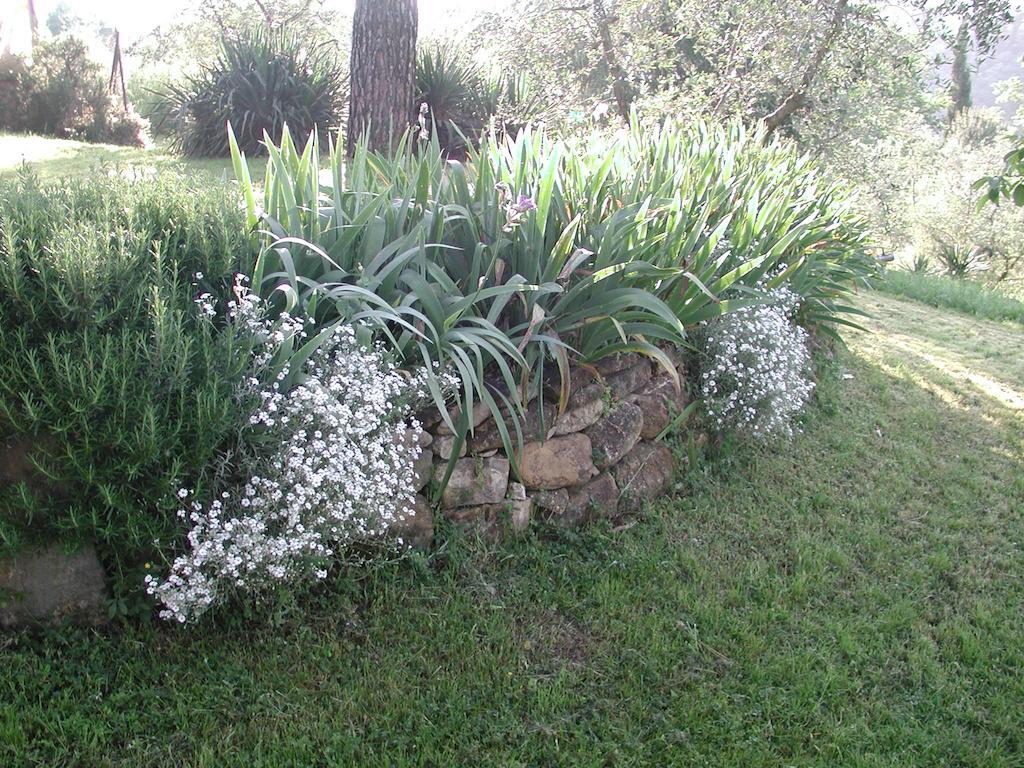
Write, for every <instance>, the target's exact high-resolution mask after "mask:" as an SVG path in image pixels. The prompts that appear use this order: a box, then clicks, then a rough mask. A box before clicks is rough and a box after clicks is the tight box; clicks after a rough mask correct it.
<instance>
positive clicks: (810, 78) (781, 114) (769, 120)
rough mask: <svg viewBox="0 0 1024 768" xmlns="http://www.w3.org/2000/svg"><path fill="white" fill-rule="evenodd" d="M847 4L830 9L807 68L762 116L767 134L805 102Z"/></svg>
mask: <svg viewBox="0 0 1024 768" xmlns="http://www.w3.org/2000/svg"><path fill="white" fill-rule="evenodd" d="M849 6H850V0H839V2H837V3H836V7H835V8H834V9H833V11H832V21H831V22H830V24H829V27H828V31H826V32H825V36H824V37H823V38H821V41H820V42H819V43H818V47H817V48H815V49H814V54H813V55H812V56H811V60H810V61H809V62H808V63H807V68H806V69H804V73H803V76H802V77H801V78H800V84H799V85H798V86H797V87H796V88H795V89H794V90H793V92H792V93H790V94H789V95H788V96H787V97H786V98H785V99H783V100H782V103H781V104H779V106H778V107H776V108H775V111H774V112H772V113H771V114H769V115H767V116H766V117H765V118H764V125H765V128H766V129H767V132H768V134H771V133H772V132H774V131H775V130H776V129H777V128H778V127H779V126H780V125H782V124H783V123H784V122H786V120H788V119H789V116H790V115H792V114H793V113H794V112H796V111H797V110H798V109H800V108H801V107H802V106H803V105H804V104H805V103H807V94H808V93H809V92H810V90H811V88H812V86H813V85H814V79H815V78H816V77H817V76H818V70H819V69H821V63H822V62H823V61H824V60H825V56H826V55H828V52H829V51H830V50H831V49H832V43H833V42H835V39H836V37H837V36H838V35H839V32H840V30H842V28H843V22H844V21H845V19H846V12H847V11H848V10H849Z"/></svg>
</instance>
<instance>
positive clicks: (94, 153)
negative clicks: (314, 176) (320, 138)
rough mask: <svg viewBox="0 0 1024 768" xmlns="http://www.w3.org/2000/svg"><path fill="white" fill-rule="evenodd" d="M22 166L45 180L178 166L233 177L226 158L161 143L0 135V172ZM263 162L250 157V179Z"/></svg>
mask: <svg viewBox="0 0 1024 768" xmlns="http://www.w3.org/2000/svg"><path fill="white" fill-rule="evenodd" d="M25 166H27V167H28V168H29V169H31V170H32V171H33V172H34V173H36V174H37V175H38V176H39V177H40V178H41V179H42V180H44V181H52V180H56V179H60V178H68V177H75V178H82V177H86V176H94V175H97V174H102V175H108V174H118V175H124V176H127V177H129V178H137V177H145V176H146V175H148V174H152V173H155V172H156V171H158V170H178V171H182V172H185V173H190V174H195V175H197V176H199V177H200V178H202V177H206V176H208V177H211V178H215V179H233V178H234V177H235V175H234V172H233V171H232V170H231V159H230V158H201V159H195V158H182V157H179V156H177V155H175V154H173V153H171V152H170V151H169V150H168V149H167V148H166V147H165V146H163V145H161V144H157V146H155V147H152V148H149V149H140V148H137V147H120V146H117V145H115V144H90V143H87V142H84V141H72V140H70V139H53V138H49V137H46V136H29V135H22V134H0V176H2V175H4V174H9V173H14V172H16V171H17V170H18V169H19V168H22V167H25ZM265 166H266V163H265V160H264V159H262V158H256V159H253V160H252V161H251V162H250V164H249V171H250V174H252V175H253V178H254V180H256V181H261V180H262V178H263V171H264V169H265Z"/></svg>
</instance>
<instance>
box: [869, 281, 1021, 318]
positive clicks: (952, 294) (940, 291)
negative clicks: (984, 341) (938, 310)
mask: <svg viewBox="0 0 1024 768" xmlns="http://www.w3.org/2000/svg"><path fill="white" fill-rule="evenodd" d="M878 288H879V289H880V290H882V291H886V292H887V293H893V294H896V295H897V296H906V297H908V298H911V299H916V300H917V301H923V302H924V303H925V304H930V305H931V306H933V307H944V308H947V309H955V310H958V311H960V312H966V313H967V314H969V315H976V316H977V317H983V318H986V319H988V320H1012V321H1013V322H1017V323H1024V302H1021V301H1018V300H1017V299H1015V298H1013V297H1011V296H1008V295H1006V294H1005V293H1001V292H1000V291H998V290H994V289H992V288H989V287H988V286H985V285H982V284H981V283H977V282H974V281H973V280H958V279H956V278H953V277H946V276H943V275H928V274H922V273H919V272H907V271H903V270H895V269H893V270H888V271H887V272H886V273H885V279H884V280H881V281H879V283H878Z"/></svg>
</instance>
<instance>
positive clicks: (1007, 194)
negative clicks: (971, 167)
mask: <svg viewBox="0 0 1024 768" xmlns="http://www.w3.org/2000/svg"><path fill="white" fill-rule="evenodd" d="M974 187H975V189H980V190H982V191H983V196H982V199H981V201H980V203H982V204H983V203H993V204H999V202H1000V201H1003V200H1008V201H1012V202H1013V204H1014V205H1016V206H1017V207H1018V208H1021V207H1024V141H1018V144H1017V146H1015V147H1014V148H1013V149H1011V150H1010V151H1009V152H1007V153H1006V155H1005V156H1004V157H1003V169H1002V173H1000V174H999V175H993V176H985V177H982V178H981V179H978V181H976V182H975V184H974Z"/></svg>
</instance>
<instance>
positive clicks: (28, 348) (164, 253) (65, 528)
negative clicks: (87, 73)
mask: <svg viewBox="0 0 1024 768" xmlns="http://www.w3.org/2000/svg"><path fill="white" fill-rule="evenodd" d="M253 256H254V254H253V249H252V244H251V241H250V238H249V237H248V236H247V235H246V233H245V227H244V221H243V219H242V217H241V216H240V215H239V214H238V213H237V210H236V209H235V207H234V206H233V205H232V204H231V202H230V197H229V196H228V195H227V194H226V193H225V191H224V190H221V189H218V188H208V189H206V190H195V189H189V188H188V187H187V186H186V185H185V184H184V183H183V180H182V179H181V178H178V177H176V176H158V177H155V178H153V179H149V180H147V181H146V182H145V183H138V184H132V183H129V182H126V181H121V180H118V179H114V178H110V179H98V180H95V181H88V182H77V183H76V182H70V183H68V182H64V183H62V184H60V185H53V186H47V187H43V186H40V185H39V184H38V183H37V182H36V181H35V180H34V179H32V178H31V177H27V176H22V177H19V178H17V179H15V180H12V181H4V182H0V293H2V294H3V296H4V300H3V302H0V444H7V445H9V446H13V445H22V446H27V450H28V453H29V455H30V456H31V459H32V461H34V462H35V463H36V464H38V466H39V469H38V473H37V474H39V473H41V474H42V475H43V476H45V478H46V479H45V481H41V482H16V483H10V482H5V480H4V479H3V478H0V546H2V549H3V550H7V551H11V550H14V549H16V548H17V547H19V546H20V545H22V544H24V543H26V542H31V541H34V540H38V541H52V540H55V539H56V540H58V541H63V542H67V543H73V542H82V541H88V542H92V543H95V544H96V545H97V547H98V548H99V550H100V553H101V555H102V557H103V558H104V560H105V562H106V563H107V566H108V568H109V569H110V571H111V573H112V574H113V575H114V576H115V586H116V588H117V590H118V592H119V593H120V592H125V593H129V592H131V591H132V590H133V589H136V590H137V588H138V585H139V584H140V583H141V576H140V575H139V569H141V568H142V567H143V564H144V562H145V561H146V560H147V559H149V558H151V557H153V555H154V552H155V550H157V549H158V548H159V547H161V546H166V545H167V544H168V543H169V542H170V541H171V540H172V539H173V538H174V537H175V535H176V533H177V524H176V520H175V516H174V513H175V509H176V506H174V503H173V500H172V499H171V498H170V497H171V495H172V494H171V493H170V491H171V490H172V489H173V484H174V483H175V481H177V480H179V479H184V478H198V477H199V475H200V474H201V473H202V471H203V469H204V468H206V467H208V466H210V465H211V464H212V462H213V460H214V459H215V457H216V456H217V452H218V451H219V450H220V448H221V447H222V445H223V443H224V440H225V438H226V436H227V435H229V434H230V432H231V430H232V429H234V428H235V425H236V422H237V417H236V413H235V412H234V408H233V407H232V405H231V403H230V394H231V392H232V391H233V388H234V387H235V385H236V382H237V381H238V377H239V376H240V375H241V374H242V372H243V371H244V369H245V367H246V365H247V364H248V360H247V355H246V353H245V350H243V349H238V348H235V347H233V346H232V345H231V344H230V343H229V342H228V340H227V338H226V337H225V336H224V334H221V333H218V332H216V329H215V328H213V327H211V326H210V325H209V324H207V323H201V322H199V320H200V314H199V312H198V310H197V308H196V307H195V305H194V303H193V298H194V296H195V294H196V292H197V291H198V290H200V286H199V285H196V284H195V282H194V276H195V275H202V277H201V278H200V283H201V284H202V285H204V286H205V285H211V286H220V285H227V284H230V279H231V275H232V273H233V272H234V271H235V270H236V269H237V267H238V266H239V264H240V263H244V262H247V261H248V262H249V263H251V261H252V258H253ZM8 450H11V449H10V448H8Z"/></svg>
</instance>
